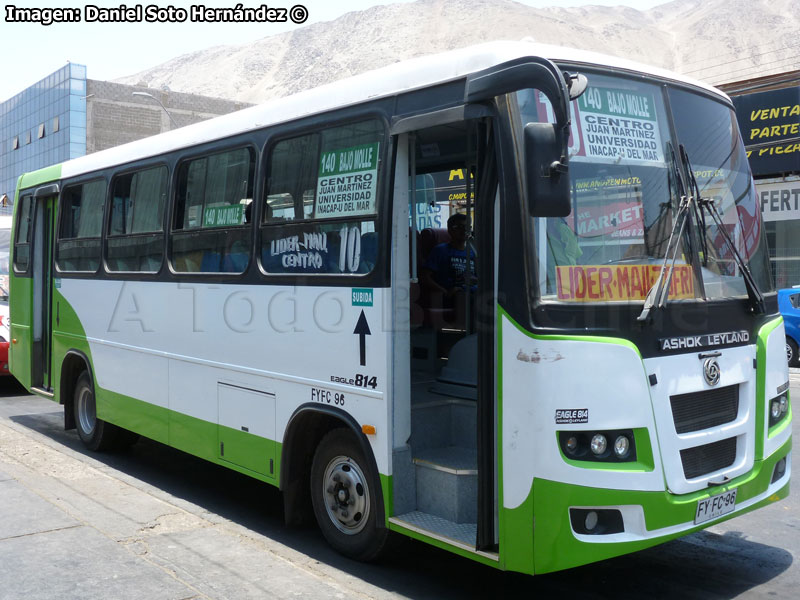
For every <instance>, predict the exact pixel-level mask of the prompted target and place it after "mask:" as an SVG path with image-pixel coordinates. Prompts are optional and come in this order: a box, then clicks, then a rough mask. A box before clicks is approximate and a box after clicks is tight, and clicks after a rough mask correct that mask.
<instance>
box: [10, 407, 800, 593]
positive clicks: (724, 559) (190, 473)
mask: <svg viewBox="0 0 800 600" xmlns="http://www.w3.org/2000/svg"><path fill="white" fill-rule="evenodd" d="M12 420H13V421H14V422H16V423H18V424H19V425H21V426H24V427H26V428H28V429H30V430H32V431H36V432H38V433H40V434H42V435H44V436H46V437H48V438H50V439H52V440H53V441H56V442H58V443H60V444H63V445H64V446H65V447H67V448H70V449H72V450H74V451H76V452H78V453H81V454H84V455H85V456H87V457H91V458H92V459H94V460H97V461H99V462H100V463H102V464H104V465H106V466H108V467H110V468H112V469H114V470H116V471H119V472H120V473H121V474H124V475H126V476H128V477H130V478H133V479H135V480H138V481H140V482H142V483H143V484H146V485H149V486H153V487H155V488H158V489H160V490H163V491H164V492H166V493H167V494H169V495H171V496H173V497H174V498H175V499H176V500H177V501H179V502H180V501H184V502H188V503H190V504H193V505H195V506H197V507H200V509H202V510H204V511H209V512H211V513H214V514H216V515H219V516H221V517H223V518H225V519H227V520H229V521H231V522H233V523H236V524H238V525H240V526H242V527H245V528H246V529H249V530H251V531H252V532H253V533H254V534H255V535H256V536H264V537H266V538H269V539H271V540H273V541H275V542H278V543H280V544H283V545H285V546H287V547H289V548H291V549H293V550H295V551H297V552H300V553H303V554H305V555H307V556H309V557H311V558H313V559H314V560H317V561H319V562H321V563H323V564H325V565H327V566H328V567H333V568H335V569H339V570H341V571H343V572H345V573H347V574H349V575H351V576H353V577H357V578H360V579H362V580H364V581H365V582H367V583H369V584H371V585H374V586H377V587H379V588H382V589H384V590H386V591H387V592H390V593H394V594H398V595H400V596H403V597H407V598H415V599H420V600H422V599H427V598H437V599H447V598H486V597H492V598H519V597H524V596H530V595H531V594H542V595H543V597H545V598H550V597H556V596H563V595H568V596H571V597H577V598H581V599H584V598H609V597H613V598H615V600H616V599H627V598H631V599H632V598H636V599H640V598H682V599H683V598H697V599H701V598H702V599H703V600H706V599H709V598H720V599H724V598H734V597H737V596H741V595H745V594H747V593H748V592H750V591H751V590H753V589H754V588H756V587H758V586H761V585H764V584H768V583H769V582H770V581H772V580H773V579H775V578H777V577H778V576H779V575H781V574H782V573H784V572H785V571H786V570H788V569H789V568H790V567H791V565H792V562H793V558H792V554H791V553H790V552H788V551H786V550H783V549H781V548H777V547H773V546H768V545H765V544H761V543H758V542H754V541H751V540H748V539H746V538H745V537H744V536H743V535H742V534H738V533H736V532H727V533H726V534H724V535H723V534H717V533H713V532H710V531H702V532H698V533H695V534H692V535H690V536H687V537H685V538H682V539H679V540H675V541H672V542H668V543H666V544H662V545H660V546H656V547H654V548H650V549H647V550H643V551H640V552H637V553H634V554H629V555H626V556H622V557H618V558H614V559H610V560H606V561H602V562H599V563H594V564H590V565H586V566H583V567H577V568H574V569H570V570H568V571H562V572H558V573H551V574H546V575H540V576H536V577H529V576H526V575H520V574H517V573H504V572H501V571H497V570H495V569H492V568H490V567H486V566H483V565H481V564H478V563H474V562H472V561H470V560H468V559H465V558H461V557H459V556H456V555H454V554H450V553H448V552H445V551H442V550H439V549H437V548H434V547H432V546H429V545H427V544H424V543H422V542H419V541H416V540H409V539H405V538H399V537H398V538H395V539H393V543H392V544H391V547H390V550H389V552H388V554H387V555H386V556H385V557H384V558H383V559H382V560H381V561H380V562H379V563H375V564H363V563H358V562H354V561H351V560H349V559H346V558H344V557H342V556H340V555H339V554H337V553H336V552H334V551H333V550H331V549H330V548H329V547H328V546H327V545H326V544H325V541H324V539H323V538H322V535H321V534H320V533H319V531H318V530H317V529H316V527H315V526H305V527H288V526H286V525H285V524H284V522H283V503H282V496H281V494H280V492H279V491H278V490H277V488H274V487H272V486H270V485H268V484H266V483H263V482H260V481H257V480H255V479H252V478H249V477H247V476H245V475H241V474H239V473H236V472H234V471H231V470H229V469H226V468H224V467H221V466H218V465H214V464H212V463H209V462H207V461H204V460H202V459H199V458H196V457H194V456H191V455H189V454H186V453H184V452H181V451H178V450H175V449H173V448H170V447H168V446H164V445H163V444H160V443H158V442H154V441H152V440H147V439H141V440H140V441H139V442H137V443H136V444H135V445H134V446H132V447H131V448H130V449H128V450H127V451H124V452H120V453H99V454H98V453H92V452H89V451H87V450H86V449H85V448H84V447H83V446H82V445H81V443H80V441H79V440H78V437H77V435H76V434H75V432H74V431H64V430H63V417H62V415H61V412H60V411H58V412H52V411H50V412H42V413H36V414H25V415H18V416H14V417H12ZM744 518H745V519H746V518H747V517H744ZM409 574H413V576H409ZM767 593H768V592H766V591H765V592H764V595H767ZM777 596H778V597H780V596H781V594H780V593H777Z"/></svg>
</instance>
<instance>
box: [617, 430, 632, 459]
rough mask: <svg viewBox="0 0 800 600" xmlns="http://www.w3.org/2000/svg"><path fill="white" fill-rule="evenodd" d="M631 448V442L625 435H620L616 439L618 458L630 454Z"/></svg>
mask: <svg viewBox="0 0 800 600" xmlns="http://www.w3.org/2000/svg"><path fill="white" fill-rule="evenodd" d="M630 448H631V442H630V440H628V438H627V437H625V436H624V435H620V436H618V437H617V439H616V440H614V454H616V455H617V458H625V457H626V456H628V451H629V450H630Z"/></svg>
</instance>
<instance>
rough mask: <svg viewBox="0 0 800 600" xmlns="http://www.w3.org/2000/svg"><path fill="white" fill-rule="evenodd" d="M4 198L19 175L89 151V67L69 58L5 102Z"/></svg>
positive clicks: (0, 148)
mask: <svg viewBox="0 0 800 600" xmlns="http://www.w3.org/2000/svg"><path fill="white" fill-rule="evenodd" d="M0 141H1V142H2V145H0V197H2V196H3V194H5V195H7V196H8V199H9V200H8V206H6V207H0V214H3V213H6V214H8V213H10V210H11V206H10V204H11V202H13V199H14V188H15V187H16V184H17V178H18V177H19V176H20V175H21V174H22V173H25V172H28V171H35V170H36V169H40V168H42V167H47V166H50V165H53V164H57V163H60V162H63V161H65V160H69V159H71V158H77V157H78V156H83V155H84V154H86V67H85V66H84V65H78V64H74V63H69V64H67V65H65V66H64V67H62V68H60V69H59V70H58V71H56V72H55V73H52V74H50V75H48V76H47V77H45V78H44V79H42V80H41V81H38V82H37V83H35V84H33V85H32V86H30V87H29V88H27V89H25V90H23V91H22V92H20V93H19V94H17V95H16V96H13V97H12V98H9V99H8V100H6V101H4V102H2V103H0Z"/></svg>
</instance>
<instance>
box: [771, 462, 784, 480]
mask: <svg viewBox="0 0 800 600" xmlns="http://www.w3.org/2000/svg"><path fill="white" fill-rule="evenodd" d="M784 475H786V457H785V456H784V457H783V458H782V459H780V460H779V461H778V462H777V463H775V470H774V471H773V472H772V482H771V483H775V482H776V481H778V480H779V479H780V478H781V477H783V476H784Z"/></svg>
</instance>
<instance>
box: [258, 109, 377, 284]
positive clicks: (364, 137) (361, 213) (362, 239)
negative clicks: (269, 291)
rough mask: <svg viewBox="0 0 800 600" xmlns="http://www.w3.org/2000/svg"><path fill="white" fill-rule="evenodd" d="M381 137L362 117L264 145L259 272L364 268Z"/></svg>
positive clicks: (371, 244) (369, 261)
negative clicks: (269, 146)
mask: <svg viewBox="0 0 800 600" xmlns="http://www.w3.org/2000/svg"><path fill="white" fill-rule="evenodd" d="M383 140H384V128H383V125H382V124H381V123H380V122H379V121H377V120H369V121H362V122H358V123H351V124H347V125H342V126H339V127H330V128H328V129H323V130H321V131H320V132H315V133H311V134H306V135H302V136H298V137H295V138H290V139H286V140H281V141H279V142H278V143H276V144H275V145H274V146H273V147H272V149H271V151H270V153H269V157H268V159H269V162H268V164H267V186H266V196H265V198H264V208H265V210H264V213H263V214H264V217H263V219H262V223H261V266H262V268H263V269H264V270H265V271H266V272H267V273H297V274H301V273H302V274H314V273H317V274H348V275H349V274H365V273H369V272H371V271H372V269H373V268H374V265H375V263H376V261H377V251H378V240H377V239H376V236H377V233H376V227H375V223H376V220H377V212H378V201H377V200H378V189H379V186H378V174H379V171H380V168H379V167H380V151H381V149H382V147H383Z"/></svg>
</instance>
